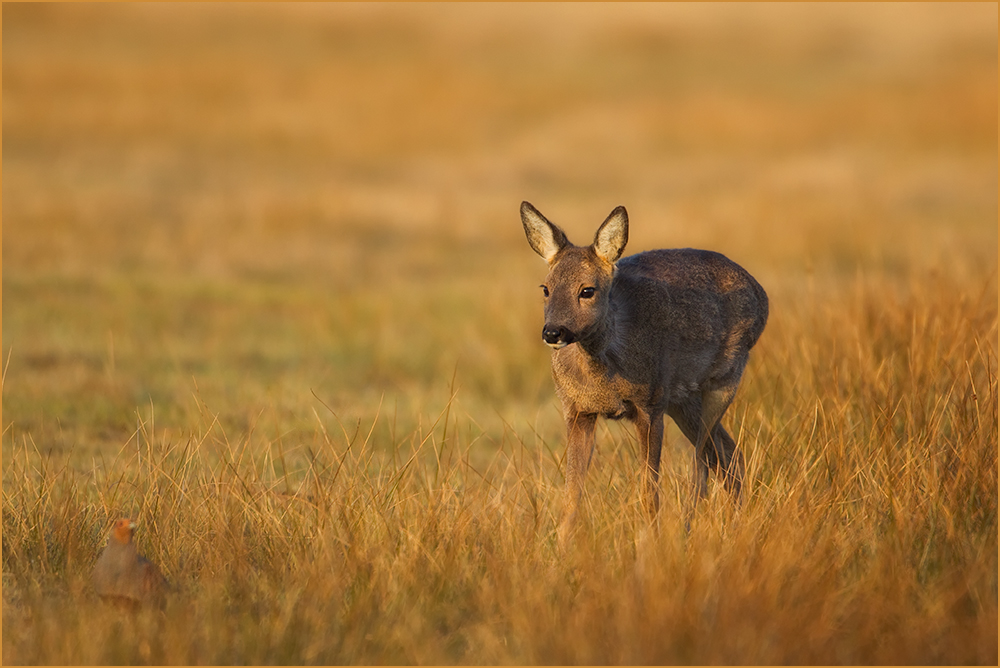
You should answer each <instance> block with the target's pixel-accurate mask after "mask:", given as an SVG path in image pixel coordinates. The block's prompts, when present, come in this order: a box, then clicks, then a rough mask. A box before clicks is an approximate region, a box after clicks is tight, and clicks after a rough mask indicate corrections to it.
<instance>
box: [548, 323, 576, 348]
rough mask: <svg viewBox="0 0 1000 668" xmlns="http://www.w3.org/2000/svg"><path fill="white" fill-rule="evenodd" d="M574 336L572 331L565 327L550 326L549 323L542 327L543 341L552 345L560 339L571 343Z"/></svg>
mask: <svg viewBox="0 0 1000 668" xmlns="http://www.w3.org/2000/svg"><path fill="white" fill-rule="evenodd" d="M574 338H575V337H574V336H573V333H572V332H570V331H569V330H568V329H566V328H565V327H550V326H549V325H546V326H545V327H544V328H543V329H542V341H545V343H547V344H549V345H550V346H554V345H555V344H557V343H559V342H560V341H561V342H563V343H565V344H570V343H573V340H574Z"/></svg>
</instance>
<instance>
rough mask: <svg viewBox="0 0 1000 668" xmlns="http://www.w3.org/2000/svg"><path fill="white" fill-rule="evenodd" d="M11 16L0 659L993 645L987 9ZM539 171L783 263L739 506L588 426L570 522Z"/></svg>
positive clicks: (683, 241)
mask: <svg viewBox="0 0 1000 668" xmlns="http://www.w3.org/2000/svg"><path fill="white" fill-rule="evenodd" d="M2 19H3V21H2V26H3V100H2V101H3V321H2V325H3V349H2V352H3V360H2V363H3V413H2V428H3V438H2V460H3V482H2V486H3V506H2V529H3V547H2V549H3V553H2V556H3V627H2V628H3V638H2V640H3V643H2V645H3V649H2V659H3V663H5V664H39V663H40V664H80V663H83V664H104V663H189V664H206V663H207V664H235V663H246V664H259V663H285V664H301V663H333V664H338V663H431V664H453V663H464V664H470V663H471V664H479V663H490V664H509V663H531V664H539V663H541V664H550V663H560V664H568V663H596V664H601V663H633V664H646V663H661V664H663V663H666V664H670V663H693V664H713V663H740V664H781V663H799V664H813V663H824V664H829V663H834V664H871V663H875V664H899V663H903V664H906V663H911V664H912V663H917V664H939V663H944V664H957V663H976V664H987V665H996V663H997V660H998V656H997V647H998V645H997V642H998V638H997V625H998V618H997V600H998V591H997V571H998V558H997V555H998V539H997V521H998V520H997V471H998V469H997V467H998V462H997V424H998V415H997V303H998V293H997V257H998V256H997V248H998V240H997V217H998V200H997V192H998V172H997V165H998V162H997V155H998V152H997V151H998V142H997V128H998V110H997V99H998V90H997V53H998V48H997V22H998V15H997V5H996V4H986V3H976V4H961V3H946V4H915V5H911V4H896V3H893V4H861V5H857V4H844V5H842V4H818V5H816V4H804V5H799V4H774V5H755V4H743V3H738V4H731V5H714V4H697V5H679V4H666V5H665V4H639V5H633V4H614V5H610V4H583V5H576V4H552V5H549V4H546V5H534V4H516V5H506V4H500V5H495V4H482V5H466V4H416V5H411V4H405V5H396V4H308V5H293V4H287V5H269V4H247V5H243V4H239V5H230V4H218V5H216V4H121V5H119V4H11V3H5V4H4V5H3V8H2ZM522 200H529V201H531V202H532V203H533V204H535V205H536V206H537V207H538V208H539V209H540V210H541V211H542V212H543V213H545V214H546V215H547V216H548V217H549V218H550V219H551V220H553V222H556V223H557V224H559V225H561V226H563V227H564V229H566V231H567V233H568V234H569V236H570V238H571V239H572V240H573V241H575V242H576V243H578V244H579V243H585V242H589V240H590V239H591V238H592V235H593V233H594V231H595V230H596V228H597V226H598V225H599V224H600V222H601V221H603V220H604V218H605V216H607V214H608V213H609V212H610V211H611V209H612V208H614V207H615V206H616V205H619V204H624V205H625V206H626V207H627V208H628V211H629V215H630V221H631V226H630V235H629V236H630V241H629V246H628V249H627V250H626V253H628V252H638V251H641V250H647V249H651V248H659V247H685V246H691V247H699V248H709V249H712V250H716V251H720V252H722V253H724V254H726V255H727V256H729V257H730V258H731V259H733V260H734V261H736V262H738V263H739V264H741V265H743V266H744V267H745V268H747V269H748V270H749V271H750V272H751V273H752V274H753V275H754V276H755V277H756V278H757V279H758V280H759V281H760V283H761V284H762V285H763V286H764V287H765V289H766V290H767V291H768V294H769V296H770V300H771V315H770V320H769V323H768V325H767V329H766V330H765V331H764V334H763V336H762V338H761V340H760V342H759V343H758V345H757V347H756V348H755V349H754V351H753V353H752V354H751V361H750V366H749V367H748V369H747V372H746V374H745V376H744V380H743V383H742V387H741V389H740V391H739V393H738V394H737V397H736V400H735V402H734V404H733V406H732V407H731V408H730V410H729V411H728V413H727V415H726V416H725V418H724V422H725V424H726V425H727V427H728V428H729V430H730V432H731V433H733V435H734V437H736V438H737V440H738V442H739V443H740V445H741V447H743V448H744V451H745V453H746V456H747V458H748V476H749V480H748V485H747V492H746V499H745V502H744V504H743V506H742V508H740V509H738V510H737V509H734V508H732V506H731V503H730V502H729V498H728V497H727V495H726V494H725V492H724V491H723V490H721V489H720V490H716V489H715V483H714V479H713V482H712V493H711V495H710V498H709V500H708V502H707V503H704V504H702V506H701V508H700V509H699V511H698V515H697V516H696V517H695V519H694V522H693V524H692V527H691V530H690V532H686V531H685V529H684V526H683V522H682V519H681V509H682V507H683V505H684V503H685V502H686V500H687V498H688V497H687V495H688V484H689V476H690V471H689V470H690V445H689V444H688V443H687V442H686V441H685V440H684V438H683V437H682V436H681V435H680V433H679V431H678V430H677V429H676V428H675V427H674V425H673V424H672V423H669V422H668V428H667V434H666V441H665V448H664V459H663V480H662V489H663V493H662V495H661V496H662V497H664V500H663V505H662V508H661V511H660V516H659V519H658V522H657V526H656V530H655V531H650V530H649V529H648V528H647V523H646V521H645V520H644V518H643V516H642V514H641V512H640V511H639V499H638V494H637V485H636V478H637V474H638V462H637V457H636V450H637V447H636V444H635V439H634V436H633V435H632V431H631V426H630V425H622V424H612V423H601V424H600V425H599V427H598V446H597V450H596V452H595V455H594V461H593V463H592V466H591V470H590V474H589V477H588V481H587V496H586V500H585V508H586V518H585V519H584V522H583V524H582V526H581V528H580V530H579V532H578V535H577V542H576V545H575V546H574V547H573V548H572V549H571V550H569V551H568V552H566V553H560V552H559V551H558V550H557V548H556V545H555V540H554V529H555V525H556V521H557V519H558V513H559V509H560V503H561V496H560V493H561V489H562V484H563V478H562V468H561V467H562V456H563V450H564V433H563V425H562V420H561V415H560V410H559V406H558V403H557V400H556V398H555V394H554V391H553V387H552V381H551V377H550V372H549V367H548V357H549V354H548V348H547V347H546V346H545V345H544V344H543V343H542V341H541V340H540V329H541V325H542V305H541V296H540V294H539V290H538V287H537V285H538V283H539V282H540V281H541V280H542V278H543V277H544V275H545V266H544V263H543V262H542V261H541V260H540V259H539V258H538V257H537V256H536V255H535V254H534V253H533V252H532V251H531V249H530V248H529V247H528V245H527V243H526V242H525V238H524V232H523V230H522V229H521V224H520V219H519V216H518V205H519V204H520V202H521V201H522ZM122 515H124V516H131V517H134V518H136V519H138V520H139V523H140V528H139V531H138V533H137V540H138V542H139V546H140V550H141V551H142V552H144V553H145V554H146V555H148V556H149V557H150V558H152V559H153V560H154V561H156V562H157V563H159V564H160V565H161V567H162V569H163V571H164V573H165V574H166V575H167V577H168V578H169V579H170V580H171V581H172V582H173V583H174V584H175V586H176V589H177V591H176V592H175V594H174V595H173V596H172V597H171V599H170V600H169V602H168V604H167V607H166V609H165V610H163V611H144V612H142V613H140V614H137V615H123V614H122V613H120V612H119V611H118V610H115V609H110V608H107V607H105V606H104V605H102V604H101V602H100V601H99V600H97V597H96V595H95V594H94V593H93V591H92V589H91V588H90V584H89V573H90V569H91V567H92V565H93V563H94V560H95V559H96V557H97V554H98V553H99V551H100V550H101V549H102V548H103V546H104V543H105V541H106V538H107V532H108V530H109V528H110V523H111V521H113V519H115V518H116V517H118V516H122Z"/></svg>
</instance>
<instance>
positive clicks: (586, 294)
mask: <svg viewBox="0 0 1000 668" xmlns="http://www.w3.org/2000/svg"><path fill="white" fill-rule="evenodd" d="M594 292H595V290H594V288H584V289H583V290H580V299H590V298H591V297H593V296H594Z"/></svg>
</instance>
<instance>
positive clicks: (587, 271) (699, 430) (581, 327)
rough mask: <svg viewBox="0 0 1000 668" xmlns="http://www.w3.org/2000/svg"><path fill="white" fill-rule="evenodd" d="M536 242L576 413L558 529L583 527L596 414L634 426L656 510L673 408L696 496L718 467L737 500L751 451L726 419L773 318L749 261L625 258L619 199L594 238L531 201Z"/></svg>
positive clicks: (688, 254) (558, 363)
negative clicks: (584, 237)
mask: <svg viewBox="0 0 1000 668" xmlns="http://www.w3.org/2000/svg"><path fill="white" fill-rule="evenodd" d="M521 223H522V224H523V225H524V232H525V234H526V235H527V237H528V243H529V244H531V247H532V248H533V249H534V250H535V252H536V253H538V254H539V255H541V256H542V257H543V258H544V259H545V261H546V262H548V264H549V274H548V276H547V277H546V279H545V283H544V284H543V285H542V286H541V288H542V292H543V294H544V295H545V326H544V327H543V328H542V339H543V340H544V341H545V343H547V344H548V345H549V346H551V347H552V349H553V350H552V376H553V378H554V380H555V386H556V393H557V394H558V396H559V399H560V401H561V402H562V407H563V415H564V417H565V419H566V431H567V446H566V501H565V508H564V514H563V518H562V521H561V522H560V525H559V541H560V543H564V542H565V540H566V538H567V536H568V534H569V532H570V530H571V529H572V527H573V524H574V520H575V518H576V514H577V507H578V505H579V503H580V498H581V496H582V494H583V481H584V477H585V476H586V473H587V468H588V466H589V465H590V458H591V455H592V454H593V451H594V429H595V426H596V422H597V417H598V416H604V417H605V418H610V419H612V420H618V419H621V418H627V419H629V420H631V421H632V422H633V423H635V426H636V431H637V435H638V440H639V446H640V456H641V457H642V458H643V459H644V460H645V465H644V466H643V469H642V470H643V473H642V486H643V490H642V491H643V503H644V506H645V508H646V510H647V512H648V513H649V515H650V517H651V518H652V517H655V515H656V511H657V507H658V505H659V499H658V494H657V489H658V487H659V469H660V449H661V446H662V444H663V414H664V413H666V414H667V415H669V416H670V417H672V418H673V420H674V422H675V423H677V426H678V427H679V428H680V430H681V432H683V434H684V436H686V437H687V439H688V440H689V441H691V444H692V445H694V450H695V452H694V492H695V502H697V500H698V499H699V498H702V497H704V496H705V495H706V494H707V491H708V471H709V469H710V468H714V469H716V470H718V471H719V472H720V474H721V475H722V476H723V480H724V482H725V486H726V488H727V489H728V490H729V491H730V492H732V494H733V496H734V500H735V501H736V502H737V503H738V502H739V497H740V488H741V486H742V483H743V469H744V464H743V455H742V453H741V452H740V451H739V450H738V449H737V447H736V443H735V442H734V441H733V439H732V437H731V436H730V435H729V434H728V433H727V432H726V430H725V429H724V428H723V427H722V425H721V424H720V418H721V417H722V414H723V413H724V412H725V410H726V408H728V407H729V404H730V402H731V401H732V400H733V395H735V394H736V388H737V387H738V386H739V383H740V377H741V376H742V375H743V369H744V368H746V364H747V359H748V357H749V353H750V348H752V347H753V345H754V344H755V343H756V342H757V339H758V338H759V337H760V334H761V332H762V331H763V330H764V324H765V323H766V322H767V310H768V305H767V295H766V294H765V292H764V289H763V288H762V287H761V286H760V284H759V283H757V281H755V280H754V278H753V277H752V276H751V275H750V274H749V273H747V271H746V270H745V269H743V268H742V267H740V266H739V265H737V264H736V263H734V262H732V261H731V260H729V259H728V258H726V257H725V256H723V255H721V254H719V253H714V252H712V251H705V250H694V249H690V248H684V249H676V250H675V249H671V250H653V251H646V252H643V253H638V254H636V255H630V256H629V257H625V258H622V259H620V260H619V259H618V258H619V257H621V254H622V251H623V250H624V249H625V243H626V242H627V241H628V213H627V212H626V211H625V207H621V206H619V207H618V208H616V209H615V210H614V211H612V212H611V215H609V216H608V218H607V219H606V220H605V221H604V223H603V224H602V225H601V227H600V228H599V229H598V230H597V234H596V235H595V237H594V243H592V244H591V245H590V246H586V247H583V246H574V245H573V244H572V243H570V241H569V239H567V238H566V234H565V233H564V232H563V231H562V230H561V229H559V228H558V227H557V226H556V225H553V224H552V223H550V222H549V221H548V220H546V218H545V216H543V215H542V214H541V213H539V212H538V210H537V209H535V207H533V206H532V205H531V204H529V203H528V202H522V203H521Z"/></svg>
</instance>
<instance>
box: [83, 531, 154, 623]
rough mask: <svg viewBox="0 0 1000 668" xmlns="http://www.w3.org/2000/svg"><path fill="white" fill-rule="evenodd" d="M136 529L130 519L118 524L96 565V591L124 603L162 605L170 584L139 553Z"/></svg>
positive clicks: (94, 579)
mask: <svg viewBox="0 0 1000 668" xmlns="http://www.w3.org/2000/svg"><path fill="white" fill-rule="evenodd" d="M135 527H136V524H135V522H132V521H131V520H128V519H120V520H118V521H117V522H115V524H114V527H113V529H112V530H111V537H110V538H109V539H108V545H107V547H105V548H104V551H103V552H102V553H101V556H100V557H98V559H97V563H96V564H95V565H94V573H93V583H94V589H95V590H96V591H97V593H98V595H100V596H101V598H104V599H106V600H110V601H114V602H118V603H122V604H129V605H132V606H137V605H145V604H154V605H159V604H162V602H163V595H164V593H165V591H166V589H167V581H166V579H165V578H164V577H163V574H162V573H161V572H160V569H159V568H157V567H156V564H154V563H153V562H151V561H149V560H148V559H146V557H144V556H142V555H141V554H139V552H138V550H136V548H135V543H133V542H132V534H133V533H134V531H135Z"/></svg>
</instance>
